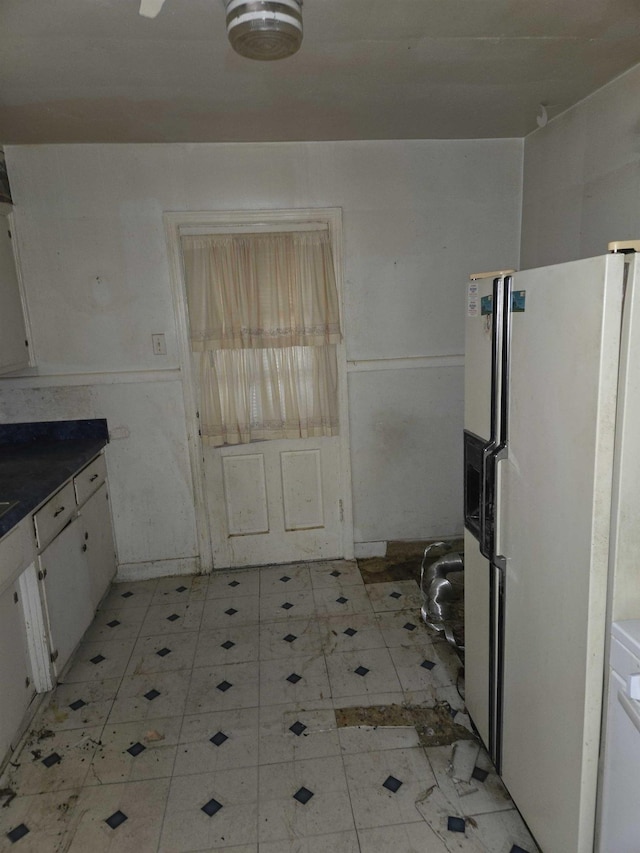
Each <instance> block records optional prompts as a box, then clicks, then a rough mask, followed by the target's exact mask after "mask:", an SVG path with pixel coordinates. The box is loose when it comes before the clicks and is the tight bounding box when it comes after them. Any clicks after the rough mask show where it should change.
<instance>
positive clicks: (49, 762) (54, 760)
mask: <svg viewBox="0 0 640 853" xmlns="http://www.w3.org/2000/svg"><path fill="white" fill-rule="evenodd" d="M61 761H62V759H61V758H60V756H59V755H58V753H57V752H52V753H51V755H47V757H46V758H43V759H42V763H43V764H44V766H45V767H53V766H54V765H55V764H59V763H60V762H61Z"/></svg>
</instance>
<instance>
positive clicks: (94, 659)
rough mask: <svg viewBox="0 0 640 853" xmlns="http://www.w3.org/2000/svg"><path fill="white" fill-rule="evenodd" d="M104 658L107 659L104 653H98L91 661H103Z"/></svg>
mask: <svg viewBox="0 0 640 853" xmlns="http://www.w3.org/2000/svg"><path fill="white" fill-rule="evenodd" d="M103 660H106V658H105V656H104V655H96V656H95V657H94V658H91V663H95V664H98V663H102V661H103Z"/></svg>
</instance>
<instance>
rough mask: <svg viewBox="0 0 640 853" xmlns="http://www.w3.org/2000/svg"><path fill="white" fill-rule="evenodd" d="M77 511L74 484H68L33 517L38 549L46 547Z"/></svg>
mask: <svg viewBox="0 0 640 853" xmlns="http://www.w3.org/2000/svg"><path fill="white" fill-rule="evenodd" d="M75 509H76V496H75V493H74V491H73V483H67V485H66V486H63V488H61V489H60V491H59V492H56V494H55V495H54V496H53V497H52V498H50V499H49V500H48V501H47V502H46V504H45V505H44V506H43V507H41V508H40V509H39V510H38V511H37V512H36V513H34V516H33V523H34V525H35V528H36V537H37V539H38V547H39V548H44V546H45V545H46V544H47V542H49V541H50V540H51V539H53V537H54V536H55V535H56V533H58V532H59V531H60V530H62V528H63V527H64V526H65V524H66V523H67V522H68V521H69V519H70V518H71V516H72V515H73V513H74V512H75Z"/></svg>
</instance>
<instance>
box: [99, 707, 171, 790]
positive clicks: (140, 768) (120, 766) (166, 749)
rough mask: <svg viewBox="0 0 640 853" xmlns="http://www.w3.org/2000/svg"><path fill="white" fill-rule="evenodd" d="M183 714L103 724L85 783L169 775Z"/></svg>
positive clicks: (110, 782) (158, 777)
mask: <svg viewBox="0 0 640 853" xmlns="http://www.w3.org/2000/svg"><path fill="white" fill-rule="evenodd" d="M181 725H182V717H168V718H159V719H157V720H153V721H152V722H151V723H148V722H147V721H144V722H135V723H113V724H109V725H107V726H105V727H104V730H103V732H102V737H101V738H100V744H99V746H98V748H97V749H96V751H95V753H94V755H93V759H92V761H91V766H90V770H89V774H88V776H87V780H86V784H87V785H109V784H114V783H118V782H136V781H139V780H142V779H160V778H164V777H167V776H171V775H172V772H173V765H174V761H175V756H176V749H177V743H178V737H179V734H180V727H181Z"/></svg>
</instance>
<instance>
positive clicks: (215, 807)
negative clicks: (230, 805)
mask: <svg viewBox="0 0 640 853" xmlns="http://www.w3.org/2000/svg"><path fill="white" fill-rule="evenodd" d="M221 808H222V803H219V802H218V801H217V800H209V802H208V803H205V805H204V806H202V811H203V812H204V813H205V814H206V815H209V817H213V816H214V814H216V813H217V812H219V811H220V809H221Z"/></svg>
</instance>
